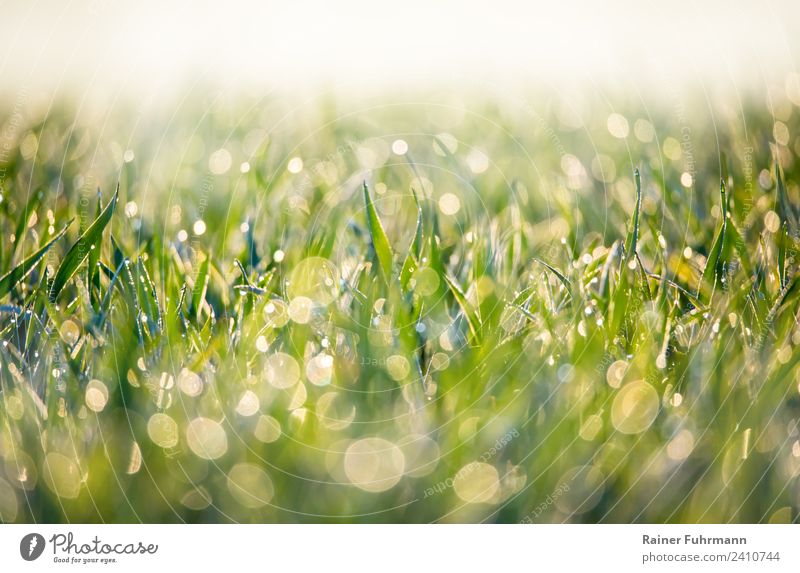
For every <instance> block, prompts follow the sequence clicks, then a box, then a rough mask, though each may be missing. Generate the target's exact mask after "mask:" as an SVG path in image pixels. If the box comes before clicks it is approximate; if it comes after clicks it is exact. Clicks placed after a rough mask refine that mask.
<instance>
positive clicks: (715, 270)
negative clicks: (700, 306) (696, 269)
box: [697, 181, 728, 296]
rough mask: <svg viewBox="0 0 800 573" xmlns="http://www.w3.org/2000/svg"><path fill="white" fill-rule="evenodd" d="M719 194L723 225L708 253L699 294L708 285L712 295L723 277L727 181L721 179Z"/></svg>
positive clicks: (707, 291) (726, 219)
mask: <svg viewBox="0 0 800 573" xmlns="http://www.w3.org/2000/svg"><path fill="white" fill-rule="evenodd" d="M719 194H720V201H721V205H720V206H721V208H722V209H721V210H722V225H720V228H719V232H718V233H717V236H716V238H715V239H714V243H713V245H712V247H711V251H710V252H709V253H708V258H707V259H706V267H705V269H704V270H703V276H702V278H701V281H700V286H699V287H698V289H697V292H698V296H699V295H700V294H701V291H702V290H703V289H704V286H705V287H708V290H706V291H705V294H706V295H707V296H710V292H713V290H714V287H715V286H716V284H717V281H718V280H719V279H720V278H721V276H720V275H721V272H722V263H723V257H722V249H723V247H724V245H725V231H726V229H727V227H728V201H727V196H726V194H725V182H724V181H720V186H719Z"/></svg>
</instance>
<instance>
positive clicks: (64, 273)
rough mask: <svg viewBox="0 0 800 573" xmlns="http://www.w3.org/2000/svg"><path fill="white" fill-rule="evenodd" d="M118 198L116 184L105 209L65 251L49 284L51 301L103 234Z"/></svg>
mask: <svg viewBox="0 0 800 573" xmlns="http://www.w3.org/2000/svg"><path fill="white" fill-rule="evenodd" d="M118 199H119V185H117V190H116V191H115V192H114V196H113V197H112V198H111V201H109V203H108V205H106V207H105V209H103V210H102V211H101V212H100V216H99V217H97V219H95V220H94V222H93V223H92V224H91V225H90V226H89V228H88V229H86V231H85V232H84V233H83V234H82V235H81V236H80V237H79V238H78V240H77V241H75V243H74V244H73V245H72V247H70V249H69V251H67V254H66V255H65V256H64V260H63V261H61V265H59V267H58V270H57V271H56V276H55V277H54V278H53V284H52V285H51V286H50V294H49V298H50V300H51V301H55V299H56V297H58V295H59V293H60V292H61V290H62V289H63V288H64V287H65V286H66V285H67V282H69V280H70V279H71V278H72V275H74V274H75V271H77V270H78V267H80V266H81V264H83V261H85V260H86V258H87V257H88V256H89V253H90V252H91V251H92V249H91V247H93V246H95V245H97V244H98V242H99V241H100V239H101V237H102V236H103V230H104V229H105V228H106V226H107V225H108V223H109V221H111V216H112V215H113V214H114V207H116V205H117V200H118ZM95 248H97V247H95Z"/></svg>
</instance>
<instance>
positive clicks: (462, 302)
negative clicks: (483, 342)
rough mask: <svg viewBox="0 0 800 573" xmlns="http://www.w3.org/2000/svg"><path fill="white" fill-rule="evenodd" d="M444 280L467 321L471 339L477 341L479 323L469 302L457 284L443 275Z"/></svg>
mask: <svg viewBox="0 0 800 573" xmlns="http://www.w3.org/2000/svg"><path fill="white" fill-rule="evenodd" d="M444 280H445V282H446V283H447V286H448V287H450V292H452V293H453V298H455V299H456V302H457V303H458V306H459V307H461V311H462V312H463V313H464V316H465V317H466V319H467V325H468V326H469V331H470V334H472V338H473V339H474V340H476V341H478V340H479V332H480V331H479V329H480V321H479V320H478V318H477V315H476V314H475V311H474V310H473V308H472V305H471V304H469V301H467V296H466V295H465V294H464V291H462V290H461V287H460V286H458V283H456V281H455V280H454V279H453V278H451V277H450V276H449V275H447V274H445V275H444Z"/></svg>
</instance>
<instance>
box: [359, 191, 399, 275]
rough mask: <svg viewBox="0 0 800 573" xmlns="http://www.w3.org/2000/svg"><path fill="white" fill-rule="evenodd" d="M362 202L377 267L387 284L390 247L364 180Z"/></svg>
mask: <svg viewBox="0 0 800 573" xmlns="http://www.w3.org/2000/svg"><path fill="white" fill-rule="evenodd" d="M364 204H365V205H366V208H367V226H368V227H369V234H370V237H372V246H373V248H374V249H375V256H376V257H377V259H378V268H379V269H380V273H381V276H382V277H383V280H384V281H385V282H386V284H389V281H390V280H391V277H392V247H391V246H390V245H389V239H388V237H387V236H386V231H384V230H383V225H382V224H381V220H380V218H379V217H378V212H377V211H376V210H375V205H373V203H372V199H371V198H370V196H369V188H368V187H367V182H366V181H365V182H364Z"/></svg>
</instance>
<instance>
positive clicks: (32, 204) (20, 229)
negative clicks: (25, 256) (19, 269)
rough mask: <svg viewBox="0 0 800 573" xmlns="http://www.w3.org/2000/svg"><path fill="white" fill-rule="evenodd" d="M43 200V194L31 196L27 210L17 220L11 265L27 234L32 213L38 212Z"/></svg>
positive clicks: (10, 256) (39, 192)
mask: <svg viewBox="0 0 800 573" xmlns="http://www.w3.org/2000/svg"><path fill="white" fill-rule="evenodd" d="M41 200H42V192H41V191H37V192H36V193H34V194H33V195H31V197H30V199H28V202H27V203H26V204H25V208H24V209H23V210H22V213H20V216H19V218H18V219H17V227H16V229H14V243H13V244H12V245H11V253H10V254H9V257H8V263H9V264H11V259H12V258H13V256H14V253H15V252H16V251H17V248H18V247H19V245H20V244H22V239H23V235H24V234H25V228H26V227H27V226H28V220H29V219H30V218H31V213H34V212H36V208H37V207H38V206H39V202H40V201H41Z"/></svg>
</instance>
